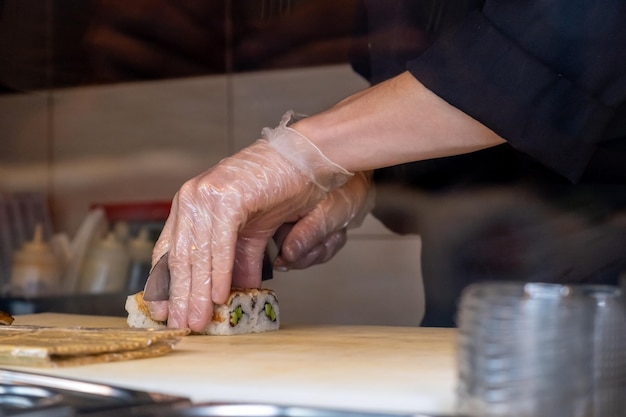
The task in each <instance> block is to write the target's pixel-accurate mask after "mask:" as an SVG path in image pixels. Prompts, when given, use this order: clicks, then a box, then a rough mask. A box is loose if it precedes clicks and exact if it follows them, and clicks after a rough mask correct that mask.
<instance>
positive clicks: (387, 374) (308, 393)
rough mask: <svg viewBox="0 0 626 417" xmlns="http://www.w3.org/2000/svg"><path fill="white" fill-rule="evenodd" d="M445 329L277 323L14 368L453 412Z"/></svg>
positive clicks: (73, 319) (35, 318) (66, 319)
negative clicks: (78, 362) (120, 354)
mask: <svg viewBox="0 0 626 417" xmlns="http://www.w3.org/2000/svg"><path fill="white" fill-rule="evenodd" d="M55 323H56V324H63V325H66V326H70V325H76V324H82V325H84V326H89V327H94V326H105V327H109V326H124V325H125V321H124V319H121V318H102V317H88V316H64V315H47V314H44V315H32V316H22V317H17V319H16V321H15V324H42V325H44V324H45V325H50V324H55ZM454 340H455V331H454V330H453V329H427V328H418V327H412V328H410V327H376V326H374V327H372V326H289V325H286V326H283V328H282V329H281V330H279V331H277V332H269V333H259V334H254V335H240V336H231V337H227V336H221V337H220V336H187V337H185V338H183V340H182V341H181V342H180V343H179V344H178V345H177V346H176V349H175V351H174V352H172V353H170V354H168V355H165V356H162V357H158V358H151V359H140V360H131V361H125V362H114V363H107V364H97V365H86V366H79V367H72V368H63V369H49V368H18V369H21V370H25V371H29V372H33V371H36V372H40V373H46V374H52V375H57V376H64V377H71V378H77V379H84V380H88V381H94V382H101V383H108V384H113V385H118V386H121V387H127V388H134V389H140V390H149V391H155V392H161V393H167V394H173V395H179V396H183V397H187V398H190V399H191V400H192V401H194V402H196V403H200V402H208V401H233V402H244V401H252V402H254V401H260V402H270V403H283V404H292V405H305V406H319V407H336V408H342V409H350V410H362V411H382V412H398V413H417V412H423V413H448V414H451V413H452V412H453V411H454V403H455V395H454V386H455V383H456V373H455V362H454Z"/></svg>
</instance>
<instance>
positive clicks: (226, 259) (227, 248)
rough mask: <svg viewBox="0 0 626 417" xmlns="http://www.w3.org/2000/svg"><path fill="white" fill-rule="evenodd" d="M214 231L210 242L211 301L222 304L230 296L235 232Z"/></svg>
mask: <svg viewBox="0 0 626 417" xmlns="http://www.w3.org/2000/svg"><path fill="white" fill-rule="evenodd" d="M214 231H215V233H214V234H213V239H212V241H211V248H212V249H211V274H212V287H211V299H212V300H213V302H214V303H215V304H224V303H225V302H226V300H227V299H228V296H229V294H230V287H231V279H232V273H233V263H234V259H235V245H236V242H237V232H236V231H230V230H228V228H226V229H223V230H221V231H220V230H214Z"/></svg>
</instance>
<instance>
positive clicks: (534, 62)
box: [407, 0, 626, 182]
mask: <svg viewBox="0 0 626 417" xmlns="http://www.w3.org/2000/svg"><path fill="white" fill-rule="evenodd" d="M624 22H626V2H624V1H623V0H605V1H598V2H590V1H589V2H584V1H583V2H572V1H570V0H550V1H548V0H543V1H532V0H528V1H521V0H517V1H502V0H492V1H487V2H486V3H485V6H484V8H483V9H482V10H481V11H476V12H473V13H471V14H470V15H469V16H468V17H467V19H466V20H465V22H464V23H463V24H462V26H461V27H460V28H459V29H458V30H457V31H456V32H455V33H454V34H452V35H451V36H448V37H445V38H441V39H438V40H437V41H435V43H434V44H433V45H432V46H431V47H430V48H429V49H428V50H426V51H425V52H424V53H423V54H422V55H420V56H419V57H418V58H416V59H414V60H412V61H410V62H409V63H408V64H407V69H408V70H409V71H410V72H411V73H412V74H413V75H414V76H415V77H416V78H417V79H418V80H420V82H422V83H423V84H424V85H425V86H426V87H428V88H429V89H430V90H431V91H433V92H435V93H436V94H437V95H438V96H440V97H441V98H443V99H444V100H446V101H447V102H449V103H450V104H452V105H453V106H455V107H457V108H459V109H460V110H462V111H464V112H465V113H467V114H469V115H470V116H472V117H473V118H475V119H476V120H478V121H480V122H482V123H483V124H485V125H486V126H488V127H489V128H491V129H492V130H494V131H495V132H496V133H498V134H500V135H501V136H502V137H504V138H505V139H506V140H507V141H508V142H509V144H510V145H511V146H513V147H514V148H516V149H517V150H519V151H521V152H524V153H526V154H528V155H530V156H531V157H533V158H535V159H536V160H538V161H539V162H540V163H542V164H544V165H546V166H547V167H549V168H551V169H552V170H554V171H555V172H557V173H559V174H560V175H562V176H564V177H566V178H568V179H569V180H570V181H573V182H577V181H579V180H580V178H581V176H582V175H583V172H584V171H585V169H586V167H587V165H588V163H589V160H590V158H591V156H592V155H593V153H594V152H595V150H596V147H597V145H598V143H599V142H601V141H604V140H607V139H611V138H606V137H605V131H606V128H607V126H608V125H609V124H610V122H611V119H612V118H613V117H614V109H615V108H616V107H617V106H619V105H620V104H621V103H623V102H624V100H625V97H626V24H625V23H624Z"/></svg>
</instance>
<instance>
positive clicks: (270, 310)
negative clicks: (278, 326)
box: [264, 303, 276, 321]
mask: <svg viewBox="0 0 626 417" xmlns="http://www.w3.org/2000/svg"><path fill="white" fill-rule="evenodd" d="M264 310H265V315H266V316H267V317H268V318H269V319H270V320H271V321H276V312H275V311H274V307H272V305H271V304H270V303H265V306H264Z"/></svg>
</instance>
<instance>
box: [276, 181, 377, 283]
mask: <svg viewBox="0 0 626 417" xmlns="http://www.w3.org/2000/svg"><path fill="white" fill-rule="evenodd" d="M371 178H372V172H357V173H356V175H354V176H353V177H351V178H350V179H349V180H348V182H347V183H346V184H344V185H343V186H341V187H339V188H337V189H336V190H333V191H332V192H330V193H329V194H328V196H327V197H326V198H325V199H324V200H322V201H321V202H320V203H319V204H318V205H317V206H315V208H314V209H313V210H311V211H310V212H308V213H307V214H306V215H305V216H304V217H303V218H301V219H300V220H298V221H297V222H296V223H295V224H293V223H289V224H286V225H282V226H281V227H279V228H278V230H277V231H276V233H275V235H274V239H275V240H276V243H277V244H278V246H279V248H280V255H279V256H278V257H277V258H276V260H275V261H274V267H275V268H276V269H279V270H284V271H286V270H288V269H303V268H308V267H310V266H312V265H315V264H321V263H325V262H327V261H329V260H330V259H331V258H332V257H333V256H334V255H335V254H336V253H337V252H338V251H339V249H341V248H342V247H343V245H344V244H345V243H346V240H347V230H348V229H350V228H353V227H357V226H360V225H361V223H362V222H363V219H364V218H365V216H366V215H367V214H368V213H369V212H370V211H371V210H372V208H373V207H374V188H373V187H372V185H371Z"/></svg>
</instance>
